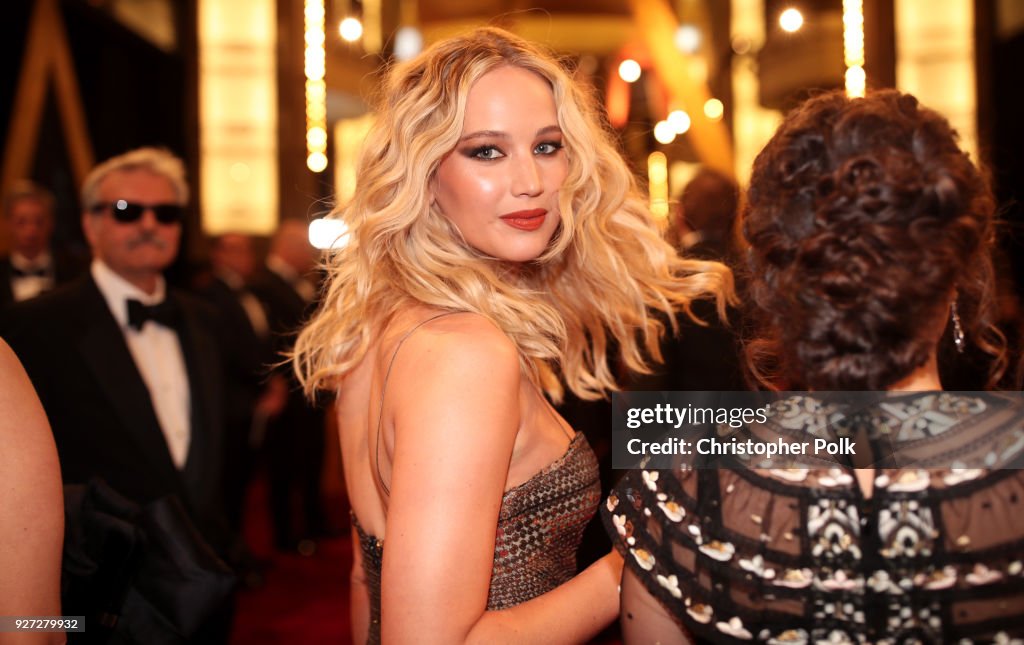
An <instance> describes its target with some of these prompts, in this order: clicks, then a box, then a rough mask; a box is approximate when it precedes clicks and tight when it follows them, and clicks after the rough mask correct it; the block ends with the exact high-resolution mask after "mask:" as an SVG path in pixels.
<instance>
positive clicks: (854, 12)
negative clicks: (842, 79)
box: [843, 0, 867, 98]
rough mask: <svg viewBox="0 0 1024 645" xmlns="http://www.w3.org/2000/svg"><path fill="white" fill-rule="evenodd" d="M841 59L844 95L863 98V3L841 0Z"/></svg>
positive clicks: (864, 77) (854, 0)
mask: <svg viewBox="0 0 1024 645" xmlns="http://www.w3.org/2000/svg"><path fill="white" fill-rule="evenodd" d="M843 58H844V59H845V62H846V95H847V96H849V97H850V98H854V97H858V96H864V92H865V90H866V89H867V74H865V73H864V3H863V1H862V0H843Z"/></svg>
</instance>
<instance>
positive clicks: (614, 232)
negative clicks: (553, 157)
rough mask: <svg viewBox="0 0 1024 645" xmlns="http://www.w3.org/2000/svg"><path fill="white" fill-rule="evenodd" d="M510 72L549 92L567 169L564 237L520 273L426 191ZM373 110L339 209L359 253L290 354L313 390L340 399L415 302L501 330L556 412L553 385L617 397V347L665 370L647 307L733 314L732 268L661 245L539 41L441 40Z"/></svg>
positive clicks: (628, 357) (492, 32)
mask: <svg viewBox="0 0 1024 645" xmlns="http://www.w3.org/2000/svg"><path fill="white" fill-rule="evenodd" d="M504 65H512V66H516V67H520V68H523V69H526V70H529V71H532V72H534V73H536V74H538V75H539V76H541V77H543V78H544V79H546V80H547V82H548V83H549V84H550V85H551V90H552V92H553V94H554V98H555V104H556V106H557V112H558V123H559V126H560V127H561V129H562V134H563V142H564V145H565V151H566V155H567V158H568V164H569V170H568V175H567V176H566V179H565V182H564V183H563V185H562V188H561V190H560V193H559V207H560V217H561V223H560V226H559V228H558V230H557V232H556V233H555V235H554V236H553V238H552V240H551V242H550V243H549V245H548V248H547V249H546V250H545V252H544V253H543V254H542V255H541V256H540V257H538V258H537V259H536V260H534V261H532V262H529V263H526V264H524V265H522V266H520V267H518V270H517V271H509V267H508V264H507V263H504V262H501V261H499V260H497V259H495V258H491V257H489V256H486V255H484V254H482V253H481V252H479V251H478V250H476V249H474V248H472V247H471V246H469V245H468V244H467V243H466V242H465V241H464V239H463V238H462V236H461V235H460V233H459V231H458V230H457V229H456V228H455V226H454V225H453V224H451V223H450V222H449V220H448V219H447V218H445V217H444V216H443V215H442V214H441V212H440V211H439V210H438V209H437V208H436V206H434V205H432V203H431V198H430V193H429V190H428V184H429V182H430V180H431V178H432V177H433V176H434V173H435V172H436V170H437V168H438V165H439V164H440V162H441V160H442V159H443V158H444V157H445V156H446V155H447V154H448V153H450V152H451V151H452V150H453V149H454V148H455V146H456V143H457V142H458V140H459V137H460V136H461V133H462V125H463V120H464V118H465V112H466V97H467V95H468V94H469V90H470V88H471V87H472V86H473V84H474V83H475V82H476V81H477V80H478V79H479V78H480V77H482V76H483V75H484V74H486V73H487V72H489V71H491V70H493V69H495V68H497V67H500V66H504ZM377 107H378V109H377V119H376V122H375V125H374V126H373V127H372V129H371V130H370V132H369V134H368V135H367V138H366V141H365V143H364V147H363V149H362V152H361V156H360V160H359V165H358V171H357V185H356V190H355V197H354V198H353V199H352V200H351V201H350V202H349V203H347V204H345V205H343V206H341V207H339V208H338V209H337V210H336V212H335V213H334V214H333V216H334V217H337V218H339V219H341V220H343V221H344V222H345V224H346V225H347V226H348V230H349V235H350V238H349V243H348V245H347V246H346V247H345V248H344V249H342V250H340V251H337V252H335V253H333V254H332V255H330V256H329V257H328V258H327V259H326V269H327V271H328V275H329V282H328V287H327V290H326V293H325V296H324V299H323V302H322V304H321V306H320V308H319V310H318V311H317V313H316V314H315V315H314V317H313V318H312V320H311V321H310V322H309V324H308V325H307V326H306V328H305V329H304V330H303V331H302V333H301V334H300V335H299V337H298V340H297V342H296V345H295V350H294V361H295V369H296V372H297V374H298V375H299V378H300V380H301V381H302V383H303V385H304V387H305V388H306V391H307V393H309V394H314V393H315V392H316V391H317V390H319V389H328V390H331V389H334V388H336V387H337V384H338V382H339V379H340V378H341V377H343V376H344V375H345V374H346V373H348V372H349V371H350V370H352V369H353V368H355V367H356V365H357V364H358V363H359V361H360V360H361V359H362V358H363V356H364V355H365V353H366V352H367V350H368V348H369V347H370V345H371V343H372V342H373V340H374V339H375V338H376V337H377V334H378V333H379V331H380V329H381V328H382V327H383V326H384V325H385V324H386V323H387V321H388V320H389V319H390V318H391V316H393V315H394V314H395V313H396V311H398V310H399V309H401V308H402V307H403V306H406V305H408V304H409V303H411V302H416V303H421V304H423V305H427V306H430V307H435V308H439V309H443V310H449V311H471V312H476V313H478V314H480V315H482V316H484V317H486V318H487V319H489V320H490V321H492V322H493V323H494V324H496V325H497V326H498V327H499V328H501V329H502V330H503V331H504V332H505V334H507V335H508V337H509V338H510V339H511V340H512V341H513V342H514V343H515V344H516V347H517V348H518V349H519V355H520V360H521V362H522V364H523V368H524V369H525V370H526V373H527V374H529V375H530V377H531V378H532V379H533V380H534V381H535V382H536V383H537V384H538V385H539V386H541V387H542V388H543V389H544V390H545V391H546V392H547V393H548V395H549V396H550V397H551V398H552V399H553V400H555V401H559V400H561V398H562V394H563V390H562V385H561V381H560V378H559V377H561V379H564V381H565V383H566V384H567V385H568V387H569V388H570V389H571V390H572V391H573V392H574V393H576V395H577V396H579V397H581V398H584V399H595V398H600V397H601V396H603V395H604V394H605V392H607V391H608V390H611V389H615V387H616V385H615V377H614V374H613V373H612V372H613V370H612V368H611V366H610V365H609V361H608V360H607V350H608V348H609V343H610V340H611V339H614V340H615V342H616V346H617V348H618V352H619V355H620V359H621V361H622V362H623V363H624V365H625V366H626V367H627V368H629V369H631V370H634V371H640V372H644V371H648V367H647V362H648V360H650V358H653V359H655V360H660V352H659V350H658V342H659V340H660V337H661V334H662V333H663V332H664V324H662V323H661V322H660V321H659V320H658V319H657V318H656V317H654V316H653V315H652V313H653V312H652V310H660V311H663V312H665V313H666V314H667V315H668V320H670V321H672V324H673V325H674V321H675V318H674V316H673V315H672V313H673V311H674V310H683V311H686V312H687V313H688V314H690V302H691V301H692V300H693V299H695V298H699V297H703V296H706V295H713V296H714V297H716V298H717V300H718V309H719V313H720V315H722V316H724V310H725V305H726V302H727V301H728V300H730V299H731V298H732V275H731V274H730V273H729V271H728V269H726V268H725V267H724V266H722V265H720V264H717V263H713V262H697V261H687V260H681V259H680V258H678V256H677V255H676V254H675V252H674V251H673V249H672V248H671V247H670V246H669V245H668V244H667V243H665V242H664V241H663V240H662V239H661V237H660V235H659V232H658V230H657V227H656V225H655V222H654V220H653V219H652V217H651V216H650V213H649V211H648V210H647V208H646V206H645V202H644V200H643V197H642V195H641V194H640V191H639V190H638V187H637V184H636V180H635V179H634V177H633V175H632V173H631V172H630V170H629V168H628V167H627V165H626V163H625V161H624V160H623V159H622V156H621V155H620V153H619V151H618V148H617V146H616V144H615V143H614V137H613V134H612V133H611V132H610V131H609V130H608V128H607V127H606V126H604V124H603V122H602V120H601V118H600V117H599V116H598V115H599V114H600V112H599V109H598V107H597V104H596V101H595V100H594V98H593V96H592V95H591V94H590V93H588V92H585V91H584V90H583V89H582V88H581V87H580V86H579V85H578V84H577V83H576V82H575V81H573V79H572V78H571V77H570V75H569V73H568V72H567V71H566V69H565V68H563V66H562V65H561V64H560V63H559V61H558V60H557V59H555V58H554V57H553V56H551V55H550V54H547V53H546V52H544V51H542V50H541V49H539V48H538V47H537V46H535V45H533V44H531V43H529V42H526V41H524V40H522V39H521V38H519V37H517V36H515V35H513V34H511V33H509V32H506V31H504V30H501V29H497V28H492V27H486V28H480V29H477V30H475V31H473V32H472V33H470V34H468V35H466V36H463V37H456V38H451V39H448V40H445V41H442V42H439V43H437V44H435V45H434V46H433V47H431V48H430V49H428V50H427V51H425V52H423V53H422V54H421V55H420V56H418V57H417V58H415V59H413V60H410V61H407V62H405V63H401V64H398V65H395V66H394V67H393V68H392V69H391V71H390V74H389V76H388V79H387V82H386V83H385V85H384V86H383V90H382V92H381V98H380V100H379V104H378V106H377ZM690 315H692V314H690Z"/></svg>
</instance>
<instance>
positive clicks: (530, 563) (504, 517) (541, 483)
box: [352, 433, 601, 644]
mask: <svg viewBox="0 0 1024 645" xmlns="http://www.w3.org/2000/svg"><path fill="white" fill-rule="evenodd" d="M600 498H601V485H600V482H599V479H598V467H597V459H596V458H595V457H594V453H593V451H592V450H591V449H590V445H589V444H588V443H587V440H586V439H585V438H584V437H583V435H582V434H581V433H577V434H576V435H575V436H574V437H573V438H572V441H571V442H570V443H569V447H568V449H567V450H566V452H565V454H564V455H562V456H561V457H560V458H559V459H558V460H556V461H555V462H554V463H552V464H551V465H549V466H548V467H547V468H545V469H544V470H542V471H540V472H539V473H537V474H536V475H534V476H533V477H531V478H530V479H529V480H527V481H526V482H524V483H523V484H521V485H519V486H517V487H515V488H513V489H511V490H509V491H507V492H506V493H505V494H504V496H503V497H502V500H501V510H500V511H499V514H498V527H497V532H496V536H495V544H494V568H493V569H492V572H491V584H490V591H489V593H488V597H487V609H489V610H491V609H506V608H508V607H513V606H515V605H518V604H519V603H522V602H526V601H527V600H530V599H531V598H535V597H537V596H539V595H541V594H543V593H546V592H548V591H551V590H552V589H554V588H555V587H557V586H559V585H560V584H562V583H565V582H568V581H569V580H570V579H571V578H572V577H573V576H574V575H575V574H576V550H577V548H578V547H579V544H580V540H581V539H582V537H583V530H584V529H585V528H586V526H587V523H588V522H589V521H590V518H591V517H593V515H594V512H595V511H596V509H597V505H598V503H599V502H600ZM352 519H353V524H354V525H355V527H356V530H357V532H358V533H359V542H360V548H361V550H362V555H363V570H364V572H365V575H366V581H367V586H368V588H369V592H370V620H371V622H370V635H369V638H368V640H367V642H368V643H371V644H375V643H379V642H380V582H381V563H382V558H383V553H384V544H383V542H382V541H380V540H377V539H376V538H375V537H373V536H372V535H368V534H367V533H366V532H365V531H363V529H362V527H360V526H359V523H358V521H357V520H356V518H355V517H354V516H353V518H352Z"/></svg>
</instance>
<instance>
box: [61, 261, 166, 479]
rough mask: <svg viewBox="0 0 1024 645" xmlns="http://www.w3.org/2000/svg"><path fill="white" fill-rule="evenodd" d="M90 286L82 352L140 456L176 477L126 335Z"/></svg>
mask: <svg viewBox="0 0 1024 645" xmlns="http://www.w3.org/2000/svg"><path fill="white" fill-rule="evenodd" d="M87 283H88V284H87V291H86V293H85V294H84V295H85V298H84V302H83V307H85V308H87V310H86V315H84V316H82V320H86V321H89V322H88V323H87V325H86V327H85V329H84V331H83V333H82V336H81V338H80V339H79V342H78V349H79V351H80V352H81V353H82V355H83V356H84V357H85V362H86V364H87V365H88V366H89V368H90V369H91V370H92V372H93V375H94V376H95V377H96V383H97V384H98V386H99V388H100V389H101V390H102V391H103V393H104V394H105V395H106V397H107V400H108V401H109V402H110V404H111V406H112V407H113V408H114V410H115V412H116V414H117V416H118V418H119V420H120V421H121V423H122V425H123V427H124V428H125V429H126V431H127V434H128V439H130V440H131V441H132V442H134V443H135V444H136V445H137V446H138V448H139V453H138V454H140V455H141V456H142V457H144V458H145V459H146V460H147V461H148V462H150V463H151V464H152V466H153V467H154V468H157V469H158V470H159V472H161V473H162V474H163V476H175V475H174V473H176V470H177V469H176V468H175V467H174V462H173V461H172V460H171V454H170V451H169V450H168V449H167V442H166V440H165V439H164V436H163V431H162V430H161V429H160V422H159V421H158V420H157V417H156V412H155V411H154V409H153V402H152V399H151V398H150V395H149V389H148V388H147V387H146V384H145V381H143V379H142V374H141V373H140V372H139V369H138V367H136V365H135V361H134V359H133V358H132V355H131V352H130V351H129V350H128V345H127V343H126V342H125V340H124V334H123V333H122V332H121V329H120V328H119V327H118V325H117V321H116V320H115V319H114V316H113V314H111V313H110V309H109V308H108V307H107V303H106V301H105V300H104V299H103V296H102V294H100V291H99V289H98V288H97V287H96V283H95V282H94V281H93V280H92V278H91V277H90V278H89V279H88V281H87Z"/></svg>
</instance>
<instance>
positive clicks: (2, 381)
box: [0, 340, 64, 645]
mask: <svg viewBox="0 0 1024 645" xmlns="http://www.w3.org/2000/svg"><path fill="white" fill-rule="evenodd" d="M0 446H2V448H0V616H59V615H61V611H60V563H61V550H62V548H63V544H64V498H63V490H62V488H61V476H60V463H59V462H58V460H57V448H56V446H55V445H54V442H53V435H52V434H51V433H50V425H49V423H48V422H47V420H46V413H45V412H43V407H42V405H41V404H40V403H39V398H38V397H37V396H36V393H35V390H34V389H33V388H32V383H31V382H30V381H29V379H28V376H27V375H26V374H25V370H24V369H22V367H21V363H20V362H18V359H17V357H16V356H15V355H14V352H12V351H11V349H10V347H8V346H7V344H6V343H4V342H3V341H2V340H0ZM62 642H64V635H63V634H14V633H0V643H2V644H3V645H9V644H10V645H13V644H15V643H19V644H20V643H26V644H27V643H62Z"/></svg>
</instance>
